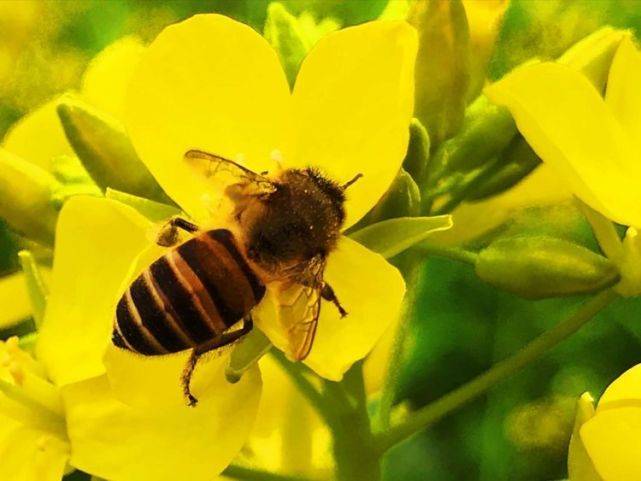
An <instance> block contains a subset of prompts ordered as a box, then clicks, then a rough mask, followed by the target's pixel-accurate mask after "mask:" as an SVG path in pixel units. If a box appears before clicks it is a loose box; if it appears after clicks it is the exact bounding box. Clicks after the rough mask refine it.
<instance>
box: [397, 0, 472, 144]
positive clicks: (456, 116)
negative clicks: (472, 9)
mask: <svg viewBox="0 0 641 481" xmlns="http://www.w3.org/2000/svg"><path fill="white" fill-rule="evenodd" d="M408 21H409V23H411V24H412V25H414V26H415V27H416V29H417V30H418V34H419V47H418V54H417V58H416V103H415V112H416V116H417V117H418V118H419V119H420V120H421V122H423V125H425V126H426V127H427V130H428V132H429V133H430V137H431V138H432V142H434V144H439V143H440V142H442V141H443V140H445V139H447V138H449V137H450V136H451V135H452V134H454V133H455V132H456V131H458V129H459V127H460V126H461V123H462V122H463V115H464V113H465V105H466V95H467V91H468V86H469V82H470V72H469V70H470V65H469V56H470V34H469V30H468V25H467V17H466V15H465V7H464V6H463V3H462V2H461V0H418V1H417V2H415V3H414V4H413V6H412V8H411V9H410V12H409V15H408Z"/></svg>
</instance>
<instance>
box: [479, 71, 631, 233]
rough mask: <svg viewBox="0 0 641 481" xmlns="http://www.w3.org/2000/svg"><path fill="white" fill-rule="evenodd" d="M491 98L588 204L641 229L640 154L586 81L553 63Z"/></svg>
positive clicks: (511, 81)
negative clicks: (632, 146) (638, 171)
mask: <svg viewBox="0 0 641 481" xmlns="http://www.w3.org/2000/svg"><path fill="white" fill-rule="evenodd" d="M487 94H488V96H489V97H490V99H492V100H493V101H494V102H496V103H498V104H500V105H505V106H506V107H508V108H509V109H510V111H511V112H512V115H513V116H514V119H515V120H516V123H517V125H518V127H519V130H520V131H521V133H522V134H523V135H524V137H525V138H526V140H527V141H528V143H529V144H530V146H532V148H533V149H534V150H535V151H536V153H537V154H538V156H539V157H541V159H543V161H544V162H547V163H549V164H550V165H552V167H553V168H554V169H555V170H556V171H557V173H558V175H559V176H561V177H562V178H564V179H565V180H566V181H567V182H568V185H569V187H570V189H571V190H572V191H573V192H574V193H575V194H576V195H577V196H578V197H579V198H581V199H582V200H583V201H584V202H585V203H586V204H588V205H590V206H591V207H592V208H594V209H595V210H597V211H599V212H601V213H602V214H603V215H605V216H606V217H608V218H610V219H612V220H615V221H617V222H620V223H623V224H627V225H630V224H632V225H641V211H639V209H638V206H639V203H640V202H641V191H639V189H638V185H637V182H636V180H635V176H634V171H635V170H636V169H635V167H634V165H635V163H637V164H638V162H637V159H638V157H636V155H638V154H634V155H633V149H632V148H631V145H630V143H629V141H628V140H627V137H626V136H625V135H624V133H623V131H622V129H621V127H620V125H619V123H618V122H617V121H616V119H615V118H614V116H613V114H612V112H611V111H610V110H609V109H608V108H607V106H606V104H605V102H604V101H603V100H602V98H601V97H600V96H599V94H598V92H597V91H596V89H595V88H594V86H593V85H592V84H591V83H590V82H589V81H588V80H587V79H586V78H585V77H584V76H582V75H581V74H579V73H577V72H575V71H573V70H571V69H569V68H568V67H565V66H562V65H558V64H554V63H541V64H536V65H527V66H524V67H521V68H518V69H516V70H514V71H513V72H512V73H510V74H509V75H507V76H506V77H504V79H502V80H501V81H499V82H497V83H496V84H494V85H493V86H491V87H490V88H488V89H487Z"/></svg>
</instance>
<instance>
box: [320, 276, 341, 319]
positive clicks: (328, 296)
mask: <svg viewBox="0 0 641 481" xmlns="http://www.w3.org/2000/svg"><path fill="white" fill-rule="evenodd" d="M320 295H321V297H322V298H323V299H325V300H326V301H330V302H332V303H333V304H334V305H335V306H336V309H338V313H339V314H340V315H341V317H345V316H346V315H347V311H346V310H345V309H343V306H341V303H340V302H339V300H338V298H337V297H336V293H335V292H334V289H332V286H330V285H329V284H327V283H326V282H325V283H323V287H321V291H320Z"/></svg>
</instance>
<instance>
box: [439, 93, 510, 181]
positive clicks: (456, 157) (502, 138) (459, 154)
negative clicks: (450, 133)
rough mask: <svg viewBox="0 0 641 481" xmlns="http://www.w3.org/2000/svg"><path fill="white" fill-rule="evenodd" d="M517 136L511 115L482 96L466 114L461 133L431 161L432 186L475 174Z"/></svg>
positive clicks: (450, 140) (440, 147) (442, 147)
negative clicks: (459, 175)
mask: <svg viewBox="0 0 641 481" xmlns="http://www.w3.org/2000/svg"><path fill="white" fill-rule="evenodd" d="M515 134H516V124H515V123H514V120H512V115H511V114H510V111H509V110H508V109H506V108H505V107H500V106H498V105H494V104H492V103H491V102H490V101H489V100H488V98H487V97H486V96H484V95H481V96H480V97H479V98H478V99H476V100H475V101H474V102H473V103H472V104H471V105H470V106H469V107H468V109H467V111H466V112H465V120H464V121H463V125H462V127H461V130H460V131H459V133H458V134H457V135H456V137H453V138H451V139H449V140H447V141H446V142H444V143H443V144H442V145H440V146H439V148H438V150H437V151H436V152H435V154H434V155H433V157H432V160H430V186H434V185H436V184H437V183H438V181H439V180H440V179H443V178H444V177H447V176H449V175H452V174H454V173H455V172H458V171H471V170H473V169H475V168H477V167H479V166H481V165H483V164H484V163H485V162H486V161H487V160H488V159H490V158H491V157H493V156H495V155H496V154H498V153H499V152H501V151H502V150H503V149H504V148H505V147H507V146H508V145H509V143H510V141H511V140H512V138H513V137H514V135H515Z"/></svg>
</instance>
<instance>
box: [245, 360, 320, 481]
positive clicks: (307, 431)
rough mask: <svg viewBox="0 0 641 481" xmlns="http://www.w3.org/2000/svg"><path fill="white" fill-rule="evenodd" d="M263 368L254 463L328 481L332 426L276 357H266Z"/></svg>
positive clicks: (251, 446)
mask: <svg viewBox="0 0 641 481" xmlns="http://www.w3.org/2000/svg"><path fill="white" fill-rule="evenodd" d="M259 365H260V371H261V375H262V378H263V385H264V386H263V392H262V395H261V399H260V405H259V408H258V415H257V416H256V424H255V426H254V429H253V430H252V433H251V435H250V437H249V441H248V443H247V446H248V447H249V449H250V450H251V458H250V459H251V462H252V464H256V465H257V466H260V468H261V469H264V470H267V471H272V472H280V473H282V474H292V475H294V474H298V475H308V476H310V477H317V478H320V479H325V478H328V477H329V476H327V475H328V474H329V473H330V472H331V471H330V470H331V467H332V458H331V455H330V443H331V435H330V433H329V429H328V427H327V426H326V425H325V424H324V422H323V421H322V420H321V418H320V417H319V415H318V413H317V412H316V411H315V410H314V409H313V408H312V407H311V405H310V404H309V402H308V401H307V399H306V398H305V397H304V396H303V395H302V394H301V393H300V391H299V390H298V389H297V388H296V386H295V385H294V383H293V382H292V381H291V378H290V377H289V376H288V375H287V374H286V373H285V372H284V370H283V369H282V368H281V367H280V365H279V364H278V363H277V362H276V361H275V360H274V358H273V357H272V356H264V357H263V358H262V359H261V360H260V362H259ZM323 474H325V476H322V475H323Z"/></svg>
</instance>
